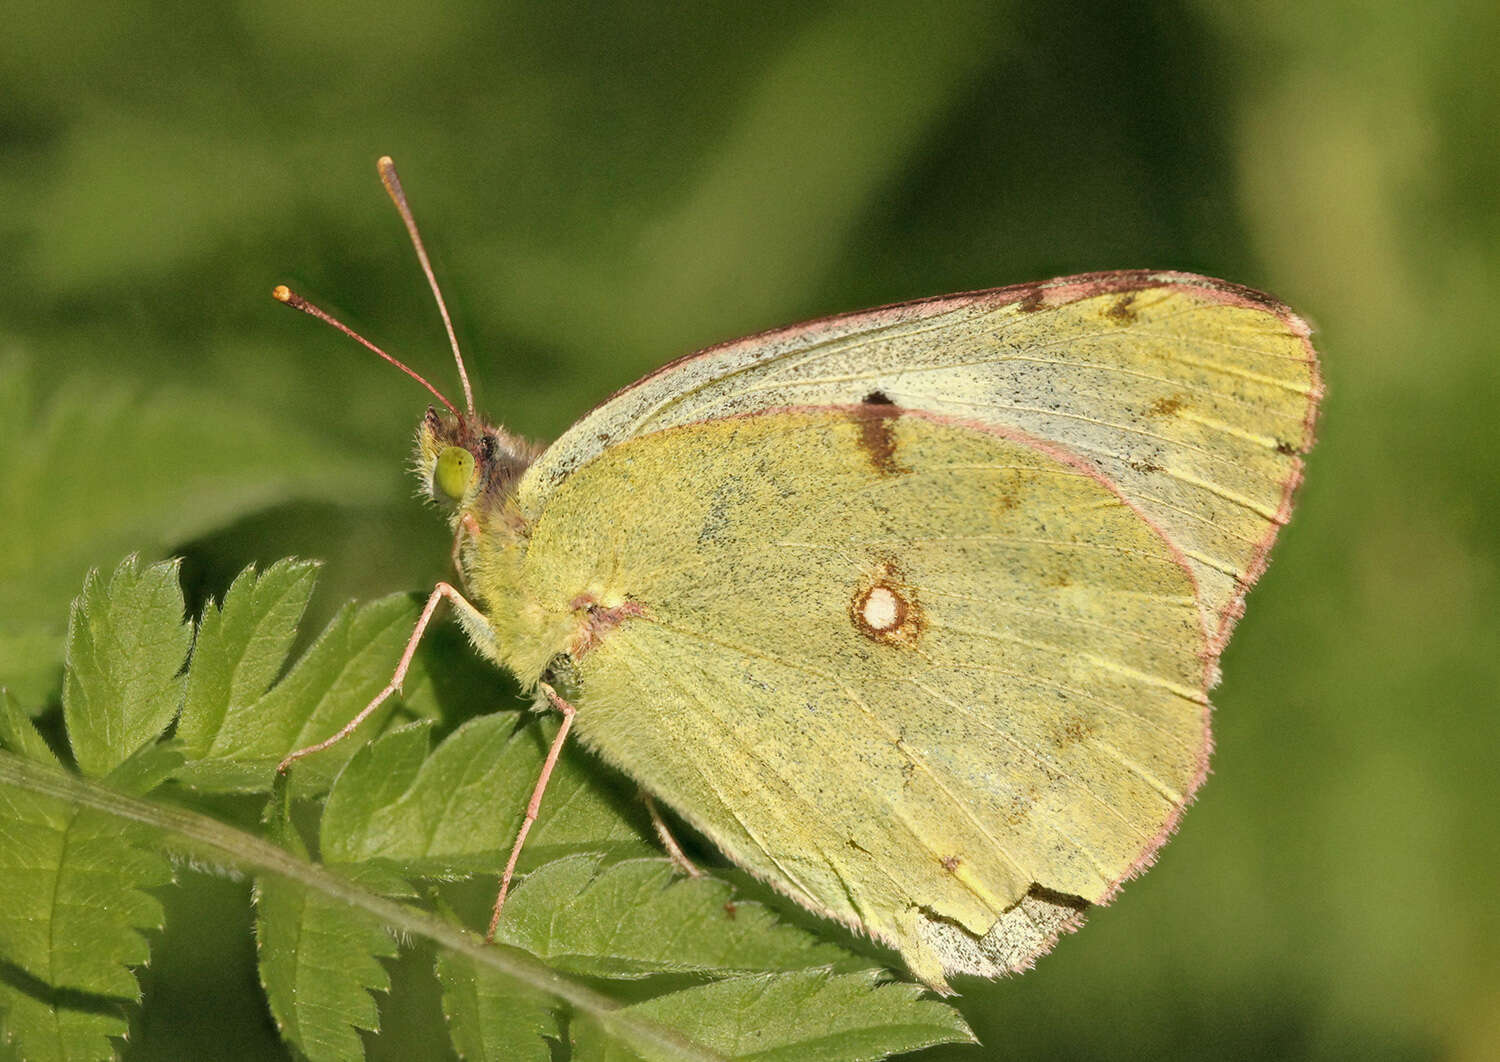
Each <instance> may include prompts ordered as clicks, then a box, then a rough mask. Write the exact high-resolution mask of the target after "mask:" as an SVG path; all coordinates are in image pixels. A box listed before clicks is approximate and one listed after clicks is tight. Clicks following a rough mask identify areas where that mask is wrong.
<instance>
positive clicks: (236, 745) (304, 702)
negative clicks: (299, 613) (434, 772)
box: [179, 569, 419, 794]
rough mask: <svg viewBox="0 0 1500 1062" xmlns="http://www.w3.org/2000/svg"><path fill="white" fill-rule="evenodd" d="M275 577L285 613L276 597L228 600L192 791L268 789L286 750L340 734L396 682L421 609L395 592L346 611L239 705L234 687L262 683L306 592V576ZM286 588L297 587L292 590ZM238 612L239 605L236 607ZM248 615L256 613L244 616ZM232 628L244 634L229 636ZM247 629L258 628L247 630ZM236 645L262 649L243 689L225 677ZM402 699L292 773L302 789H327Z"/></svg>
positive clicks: (199, 710)
mask: <svg viewBox="0 0 1500 1062" xmlns="http://www.w3.org/2000/svg"><path fill="white" fill-rule="evenodd" d="M267 578H270V579H272V580H273V585H274V586H275V587H278V588H280V589H281V590H282V591H283V593H282V594H281V598H282V600H281V601H280V603H279V607H278V604H277V603H276V602H275V601H274V600H272V599H274V598H275V597H276V596H277V595H275V594H271V595H266V597H265V599H262V598H259V597H257V596H256V594H255V593H254V592H253V591H248V588H246V587H242V593H241V594H239V595H237V596H236V599H235V600H226V602H225V610H226V611H227V612H230V615H229V619H228V620H224V619H222V618H221V620H220V621H219V622H218V623H217V624H216V626H217V627H218V629H219V631H220V633H219V634H217V635H216V638H217V641H216V644H215V645H214V646H213V647H212V650H211V652H212V655H211V656H210V661H211V664H212V669H213V672H214V675H213V677H212V678H211V679H210V680H209V681H208V682H206V683H205V687H204V691H203V693H202V695H201V698H200V700H199V701H198V702H196V703H195V704H194V705H193V710H194V721H193V723H192V741H193V744H194V746H195V747H196V748H198V749H199V750H200V751H199V753H198V755H197V757H196V758H195V759H193V760H191V761H189V762H188V763H187V764H186V765H185V766H184V767H183V769H182V771H181V772H180V775H179V777H181V779H182V780H183V781H184V782H186V783H188V784H189V785H192V786H195V787H198V788H201V789H207V790H213V791H228V792H260V791H265V790H267V789H269V788H270V786H271V782H272V779H273V775H274V772H275V768H276V764H277V763H279V762H280V761H281V759H282V758H283V757H284V756H286V754H287V753H289V752H293V751H295V750H297V749H299V748H303V747H305V746H307V745H312V744H315V743H317V742H318V741H321V740H322V739H323V738H325V737H328V736H330V735H331V734H333V733H335V732H336V731H338V729H339V728H340V727H342V726H343V725H344V724H345V723H347V722H348V721H349V720H350V719H352V718H353V717H354V716H355V714H356V713H357V712H358V711H359V710H360V709H361V708H363V707H365V705H367V704H368V703H369V702H370V700H371V699H372V698H373V697H374V696H375V695H376V694H377V693H379V692H380V690H381V689H382V688H383V687H384V686H385V684H386V683H387V682H389V681H390V677H391V672H392V670H393V669H394V668H395V666H396V661H397V660H399V659H400V657H401V652H402V650H403V649H404V648H405V646H406V642H407V640H408V639H409V638H410V637H411V631H412V627H413V625H414V624H415V623H416V621H417V615H418V611H419V609H418V603H417V601H416V600H415V599H414V598H413V597H412V596H411V595H409V594H393V595H391V596H389V597H385V598H381V599H380V600H378V601H373V602H371V603H369V604H367V605H360V606H355V605H352V604H350V605H345V606H344V607H343V608H341V609H340V610H339V612H338V615H336V616H335V617H334V618H333V620H332V621H331V622H330V623H329V624H328V626H327V627H326V628H325V629H324V630H323V633H322V634H320V635H319V636H318V639H317V641H316V642H314V643H313V645H312V647H311V648H310V649H309V650H308V651H307V653H306V654H305V655H303V657H302V658H301V659H300V660H298V661H297V663H296V665H295V666H294V667H293V668H292V670H291V671H290V672H289V673H288V674H287V675H286V676H285V677H284V678H283V679H282V680H281V681H280V682H278V683H276V685H275V686H273V687H271V688H270V689H269V690H267V691H266V692H265V693H264V694H262V695H261V696H259V697H257V698H255V699H254V700H251V701H248V702H245V701H236V700H235V699H234V697H233V696H232V695H231V692H232V691H233V690H234V689H240V690H241V691H242V690H243V689H245V688H248V687H249V686H253V685H254V682H255V679H257V678H258V677H259V675H261V674H264V673H265V671H266V670H268V668H269V665H268V664H267V663H266V662H265V660H264V656H263V653H262V650H263V649H265V648H267V647H269V646H270V645H272V644H277V643H280V644H284V643H285V641H286V640H287V638H288V634H287V632H286V631H285V629H284V627H281V626H280V625H284V624H286V623H288V622H289V620H288V619H287V616H286V612H287V611H289V610H290V608H291V606H292V604H293V603H294V602H295V601H296V598H297V595H299V594H300V593H301V592H302V590H301V587H300V586H299V585H297V584H298V582H299V580H300V579H301V578H302V575H301V573H296V574H295V575H294V574H293V573H292V572H291V571H288V570H275V569H273V570H272V571H268V572H266V573H265V574H264V575H262V576H260V577H259V579H260V580H264V579H267ZM242 579H243V577H242ZM239 581H241V580H237V582H239ZM287 582H291V583H292V584H293V585H292V586H290V587H288V586H286V585H285V584H286V583H287ZM256 585H257V586H258V585H259V580H257V583H256ZM247 591H248V592H247ZM231 606H236V607H234V608H233V610H232V611H230V609H231ZM257 609H259V610H260V611H259V612H257ZM242 611H243V612H244V613H246V614H247V615H245V616H242V615H241V612H242ZM257 615H258V619H257V618H255V617H256V616H257ZM231 625H232V626H233V628H234V629H235V630H236V631H240V632H241V633H237V634H235V635H230V634H227V633H223V632H224V630H225V628H230V627H231ZM245 626H250V627H252V628H253V629H252V630H250V631H243V630H242V629H243V627H245ZM236 639H243V641H244V644H246V646H247V647H248V646H254V647H255V648H254V649H251V648H247V649H246V650H245V653H247V654H249V653H253V655H254V656H255V657H256V661H255V663H254V664H253V666H251V667H250V668H249V671H251V672H254V673H255V674H254V676H253V677H251V678H248V679H247V684H248V685H244V686H235V684H234V680H233V678H226V676H225V671H226V670H232V669H233V663H232V661H233V660H234V659H235V658H236V656H237V654H236V652H235V650H234V649H233V642H234V641H235V640H236ZM221 695H222V696H221ZM399 703H400V702H399V701H398V700H397V699H395V698H392V699H391V700H389V701H387V702H386V703H385V704H383V705H381V707H380V710H379V711H377V712H376V713H375V714H374V715H372V716H371V717H370V719H369V720H367V721H366V722H365V723H364V724H362V725H361V727H360V729H359V730H357V731H355V732H354V733H353V734H351V735H350V736H349V737H348V738H347V739H346V740H344V741H341V742H339V743H338V744H337V745H335V746H333V747H332V748H330V749H327V750H325V751H323V752H320V753H318V754H316V755H314V756H309V757H308V758H307V759H305V760H302V761H300V762H298V764H297V766H296V768H295V769H294V770H293V771H292V784H293V786H294V791H295V792H297V793H299V794H311V793H316V792H320V791H322V790H323V789H326V788H327V786H328V785H329V783H330V782H331V781H332V779H333V776H334V774H335V773H336V772H337V771H338V769H339V768H340V767H342V766H343V764H344V763H345V762H347V761H348V760H349V758H350V757H352V756H353V755H354V754H355V753H356V752H358V751H359V749H360V748H361V747H362V746H363V745H364V744H366V743H367V742H368V741H369V740H370V735H372V734H375V733H378V732H379V730H380V728H381V726H383V725H384V723H385V721H386V720H387V719H388V718H389V716H390V714H391V712H392V711H393V710H394V709H395V707H396V705H397V704H399ZM205 746H206V747H205Z"/></svg>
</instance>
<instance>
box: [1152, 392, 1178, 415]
mask: <svg viewBox="0 0 1500 1062" xmlns="http://www.w3.org/2000/svg"><path fill="white" fill-rule="evenodd" d="M1186 404H1187V399H1185V398H1184V397H1183V396H1182V395H1166V396H1165V397H1162V398H1158V399H1157V400H1156V401H1155V402H1152V403H1151V406H1150V408H1149V409H1147V410H1146V412H1148V413H1150V414H1151V415H1152V416H1153V417H1170V416H1171V415H1172V414H1173V413H1176V412H1178V411H1179V410H1181V409H1182V407H1183V406H1185V405H1186Z"/></svg>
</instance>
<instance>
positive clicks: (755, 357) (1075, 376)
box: [519, 272, 1322, 649]
mask: <svg viewBox="0 0 1500 1062" xmlns="http://www.w3.org/2000/svg"><path fill="white" fill-rule="evenodd" d="M1321 394H1322V384H1321V381H1320V379H1319V376H1318V369H1317V364H1316V361H1315V358H1314V355H1313V350H1312V346H1311V344H1310V343H1309V341H1308V329H1307V326H1306V325H1305V324H1304V323H1303V322H1302V321H1301V320H1300V319H1299V318H1297V317H1296V315H1294V314H1293V313H1292V312H1291V311H1290V310H1288V309H1287V308H1286V307H1285V306H1283V305H1281V304H1280V303H1278V302H1276V301H1275V300H1274V299H1272V298H1270V297H1269V296H1266V295H1262V294H1260V293H1258V292H1254V291H1251V290H1249V289H1247V288H1241V287H1238V286H1236V285H1231V284H1226V283H1224V282H1223V281H1218V280H1211V279H1208V278H1205V277H1198V276H1192V275H1188V274H1181V273H1150V272H1124V273H1101V274H1091V275H1088V276H1080V277H1067V278H1062V279H1060V280H1053V281H1048V282H1046V283H1043V284H1036V285H1026V286H1020V287H1014V288H1004V289H998V290H995V291H987V292H975V293H972V294H968V295H954V296H945V297H942V298H937V299H929V300H924V301H921V302H915V303H908V304H904V305H900V306H891V307H886V308H883V309H880V310H871V311H867V312H864V313H857V314H850V315H847V316H842V317H834V318H828V319H826V320H822V321H814V322H811V323H809V324H805V325H798V326H794V327H791V328H786V329H781V330H778V331H774V332H767V333H765V334H763V335H759V336H752V337H750V338H748V339H742V340H738V341H736V342H733V343H729V344H725V345H724V346H720V347H714V348H710V349H708V350H705V351H702V352H700V353H698V354H695V355H691V356H689V357H686V358H683V359H681V360H679V361H677V362H674V363H672V364H671V365H668V366H666V367H664V368H663V369H661V370H658V371H657V372H655V373H653V374H651V375H650V376H647V377H646V378H645V379H643V380H641V381H639V382H638V383H636V384H634V385H632V386H631V387H629V388H627V389H625V390H624V391H621V392H620V393H618V394H616V395H615V396H614V397H613V398H611V399H610V400H608V401H607V402H605V403H604V404H603V405H601V406H599V407H598V408H597V409H595V410H594V411H593V412H592V413H590V414H588V415H587V416H585V417H584V418H583V419H582V420H580V421H579V422H578V423H577V424H576V425H574V426H573V428H572V429H571V430H569V431H568V432H567V433H566V434H565V435H563V436H562V438H560V439H559V440H558V441H557V443H555V444H554V445H553V446H552V447H551V448H549V449H548V450H547V452H546V453H545V454H544V455H543V456H542V457H541V458H540V459H539V460H538V461H537V463H536V464H535V465H533V466H532V468H531V469H530V471H529V472H528V474H527V476H526V478H525V480H524V481H523V483H522V485H521V488H520V494H519V499H520V502H521V504H522V507H523V510H524V511H526V512H527V513H529V514H532V515H534V514H536V513H538V512H540V511H541V508H542V505H543V504H544V503H545V501H546V498H547V495H549V494H550V493H551V492H552V491H553V490H555V489H557V487H558V485H559V484H560V483H562V482H563V481H564V480H565V479H566V478H567V476H568V475H569V474H571V473H572V472H573V471H574V470H575V469H577V468H579V467H580V466H581V465H583V464H584V463H585V462H587V461H589V460H590V459H592V458H593V457H595V456H596V455H597V454H599V453H600V452H602V451H603V450H604V449H605V448H606V447H607V446H609V445H611V444H613V443H617V442H619V441H621V440H624V439H628V438H633V437H636V436H640V435H644V434H647V433H650V432H653V431H658V430H660V429H662V428H665V427H671V426H674V425H681V424H688V423H692V422H694V421H701V420H707V419H711V418H715V417H723V416H730V415H734V414H743V413H750V412H758V411H762V410H766V409H772V408H777V407H783V406H804V405H829V404H847V403H855V402H860V401H863V400H864V399H865V398H866V397H867V396H870V395H878V396H880V397H881V398H883V399H887V400H889V401H891V402H894V403H895V404H896V405H898V406H900V407H902V408H907V409H923V410H929V411H932V412H937V413H943V414H947V415H951V416H956V417H961V418H965V419H970V420H977V421H982V422H984V423H987V424H991V425H996V426H1000V427H1008V428H1013V429H1016V430H1019V431H1023V432H1026V433H1028V434H1030V435H1033V436H1035V437H1037V438H1040V439H1046V440H1049V441H1051V442H1055V443H1058V444H1060V445H1062V446H1065V447H1066V448H1067V449H1069V450H1071V451H1072V452H1073V453H1075V454H1077V455H1079V456H1080V457H1081V458H1083V459H1084V460H1085V461H1087V462H1089V463H1090V464H1091V465H1092V466H1093V467H1094V468H1095V469H1097V470H1098V471H1099V472H1100V473H1101V474H1102V475H1104V476H1105V477H1106V478H1107V479H1109V480H1111V481H1112V482H1113V483H1114V484H1115V485H1116V486H1117V487H1118V488H1119V489H1120V491H1121V492H1122V493H1123V494H1124V495H1125V496H1126V497H1128V498H1129V499H1130V500H1131V501H1132V502H1133V503H1135V504H1136V505H1138V506H1139V507H1140V508H1141V510H1142V511H1143V512H1145V513H1146V515H1147V516H1149V517H1150V519H1151V520H1152V521H1153V522H1154V523H1155V524H1156V525H1157V526H1158V527H1159V528H1160V529H1161V530H1162V532H1163V533H1164V534H1165V535H1166V536H1167V537H1168V538H1169V539H1170V540H1171V541H1172V542H1173V543H1174V544H1176V545H1177V547H1178V548H1179V549H1180V550H1181V551H1182V552H1183V554H1184V555H1185V556H1186V558H1187V561H1188V565H1189V567H1190V568H1191V570H1192V572H1193V576H1194V579H1195V580H1196V582H1197V584H1198V588H1199V592H1200V595H1201V605H1202V609H1203V612H1204V614H1205V617H1206V619H1207V621H1208V623H1209V625H1210V628H1211V630H1212V632H1213V643H1214V646H1215V648H1216V649H1219V648H1222V646H1223V644H1224V642H1225V641H1226V640H1227V639H1228V636H1229V631H1230V628H1231V627H1232V626H1233V623H1234V621H1235V619H1237V618H1238V616H1239V614H1240V611H1241V603H1242V600H1243V598H1244V594H1245V592H1246V591H1247V590H1248V589H1249V587H1250V585H1251V584H1252V583H1254V581H1255V579H1256V578H1257V577H1258V576H1259V575H1260V572H1261V569H1262V568H1263V566H1264V563H1265V557H1266V554H1267V552H1268V551H1269V550H1270V547H1271V544H1272V542H1273V540H1274V539H1275V536H1276V533H1277V531H1278V530H1279V528H1280V526H1281V525H1282V524H1283V523H1284V522H1285V521H1286V519H1287V516H1288V514H1289V511H1290V503H1291V495H1292V491H1293V489H1294V488H1295V487H1296V485H1297V482H1298V481H1299V479H1300V478H1301V469H1302V462H1301V460H1300V457H1299V455H1300V454H1302V453H1303V452H1305V451H1306V449H1307V448H1308V447H1309V446H1310V445H1311V443H1312V429H1313V421H1314V417H1315V414H1316V409H1317V404H1318V400H1319V398H1320V397H1321Z"/></svg>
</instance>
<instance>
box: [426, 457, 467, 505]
mask: <svg viewBox="0 0 1500 1062" xmlns="http://www.w3.org/2000/svg"><path fill="white" fill-rule="evenodd" d="M473 478H474V455H473V454H471V453H469V451H467V450H465V449H464V448H463V447H462V446H449V447H447V448H446V449H444V450H443V452H442V453H440V454H439V455H438V459H437V467H436V468H434V469H433V470H432V482H433V485H434V486H435V487H437V489H438V490H440V491H441V492H442V493H443V494H444V495H446V496H447V497H448V498H451V499H452V500H453V501H458V500H459V499H461V498H462V497H463V496H464V492H465V491H467V490H468V489H469V480H471V479H473Z"/></svg>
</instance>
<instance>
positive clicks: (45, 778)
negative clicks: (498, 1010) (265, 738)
mask: <svg viewBox="0 0 1500 1062" xmlns="http://www.w3.org/2000/svg"><path fill="white" fill-rule="evenodd" d="M11 792H15V793H18V794H21V795H23V796H28V797H32V798H36V799H48V800H54V801H64V802H66V803H67V804H69V805H73V806H77V807H80V808H84V809H87V810H88V811H90V812H98V813H100V814H101V815H102V816H106V817H108V818H110V819H111V820H112V821H114V822H115V823H117V824H120V823H125V824H135V823H139V824H142V825H144V826H145V827H148V828H149V830H150V834H149V836H150V838H151V839H152V841H153V842H154V843H156V844H160V845H162V846H163V847H167V848H170V849H171V850H173V851H180V852H184V853H187V854H189V855H191V856H193V857H195V858H199V859H204V860H207V861H208V862H210V863H213V864H216V865H221V866H232V867H238V868H241V869H244V870H248V871H251V872H254V873H256V874H258V875H260V876H261V877H262V880H264V879H266V878H275V879H278V880H284V881H289V882H291V883H293V884H294V885H297V886H300V887H302V888H303V889H306V890H308V891H310V892H316V893H317V894H319V895H320V896H321V897H323V898H324V899H326V900H328V901H330V902H331V903H333V904H335V905H338V904H342V905H343V906H344V907H346V908H350V909H357V910H359V911H360V912H363V913H365V914H367V915H369V916H370V917H371V918H372V919H374V920H376V921H378V922H379V923H381V924H383V925H386V926H389V927H391V928H392V929H393V930H395V931H396V932H397V933H399V934H401V935H402V936H403V937H407V936H410V937H416V938H421V939H424V940H427V941H430V942H432V943H433V944H435V945H436V946H437V947H439V948H442V949H443V950H444V951H447V952H451V953H453V954H457V955H462V956H464V957H465V959H466V960H467V961H469V962H470V963H473V964H474V965H475V966H476V967H479V968H482V969H484V970H486V971H490V972H492V973H494V974H496V975H499V976H502V977H504V978H508V979H511V980H512V981H513V982H514V984H515V985H517V986H522V989H523V990H525V991H536V992H538V993H544V994H546V995H547V996H548V997H549V998H552V999H554V1000H556V1001H557V1003H558V1004H561V1005H565V1006H567V1007H568V1008H570V1009H571V1011H572V1012H573V1013H576V1014H587V1015H590V1016H592V1018H593V1019H594V1020H595V1021H596V1022H597V1023H598V1024H599V1025H600V1026H602V1027H603V1029H604V1030H605V1035H607V1036H608V1037H610V1038H612V1039H614V1040H618V1041H620V1042H621V1043H624V1044H631V1045H636V1046H637V1047H638V1048H640V1049H642V1050H650V1051H654V1052H656V1053H658V1054H660V1053H661V1052H662V1051H665V1052H667V1055H666V1057H671V1058H678V1059H693V1060H699V1059H701V1060H705V1062H708V1060H711V1059H716V1058H718V1056H717V1055H715V1054H714V1053H712V1052H708V1051H705V1050H703V1049H702V1048H701V1047H697V1046H695V1045H694V1044H692V1043H691V1042H690V1041H688V1040H687V1039H685V1038H684V1037H683V1036H682V1035H681V1034H680V1033H678V1032H676V1031H674V1030H673V1029H671V1028H669V1027H666V1026H663V1025H661V1024H659V1023H656V1022H653V1021H649V1020H645V1019H642V1018H639V1017H637V1016H635V1015H633V1014H631V1013H629V1010H628V1008H621V1007H620V1006H618V1005H617V1004H616V1003H614V1002H613V1001H612V1000H610V999H608V998H607V997H605V996H603V995H601V994H600V993H599V992H597V991H595V990H593V989H591V988H589V987H587V986H585V985H583V984H581V983H580V982H578V981H575V980H572V979H569V978H567V977H563V976H562V975H560V974H557V973H555V972H553V971H551V970H548V969H547V968H546V967H545V966H543V965H542V964H541V963H539V962H538V961H537V960H536V959H534V958H532V957H531V956H529V955H527V954H526V953H524V952H522V951H520V950H518V949H516V948H512V947H510V946H508V945H485V944H484V943H483V942H482V941H480V939H479V938H478V937H476V936H475V935H474V934H472V933H469V932H467V931H465V930H463V929H461V928H459V927H457V926H455V925H453V924H452V923H451V922H449V921H447V920H444V919H441V918H438V917H436V916H435V915H432V914H429V913H427V912H424V911H420V910H417V909H415V908H413V907H411V906H410V905H407V904H400V903H396V902H394V901H392V900H388V899H386V898H384V897H383V896H380V895H377V894H376V893H373V892H371V891H369V890H368V889H367V888H364V887H361V885H360V884H359V883H358V882H357V881H354V880H351V879H350V878H349V877H347V876H343V875H337V874H333V873H331V872H330V871H328V870H327V869H325V868H323V867H320V866H317V865H316V864H312V863H309V862H308V861H307V860H306V859H304V858H302V857H300V856H299V855H297V854H296V853H294V852H290V851H287V850H286V849H285V848H282V847H280V846H277V845H274V844H272V843H270V842H269V841H266V840H264V839H262V838H260V837H255V836H252V835H250V834H248V833H245V832H244V831H241V830H237V829H235V828H233V827H231V826H227V825H225V824H224V823H222V822H218V821H216V820H214V819H212V818H210V817H208V816H206V815H202V814H199V813H197V812H193V811H190V810H188V809H185V808H181V807H174V806H170V805H165V804H159V803H153V802H150V801H146V800H142V799H140V798H138V797H133V796H129V795H126V794H123V793H119V792H117V791H115V790H111V789H108V788H106V787H104V786H102V785H99V784H98V783H96V782H92V781H89V780H88V779H85V778H82V777H79V776H77V775H74V774H71V773H69V772H66V771H63V770H60V769H58V768H56V767H48V766H42V765H38V764H33V763H30V762H28V761H26V760H22V759H19V758H18V757H15V756H12V755H10V754H7V753H0V793H6V794H8V793H11Z"/></svg>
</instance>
